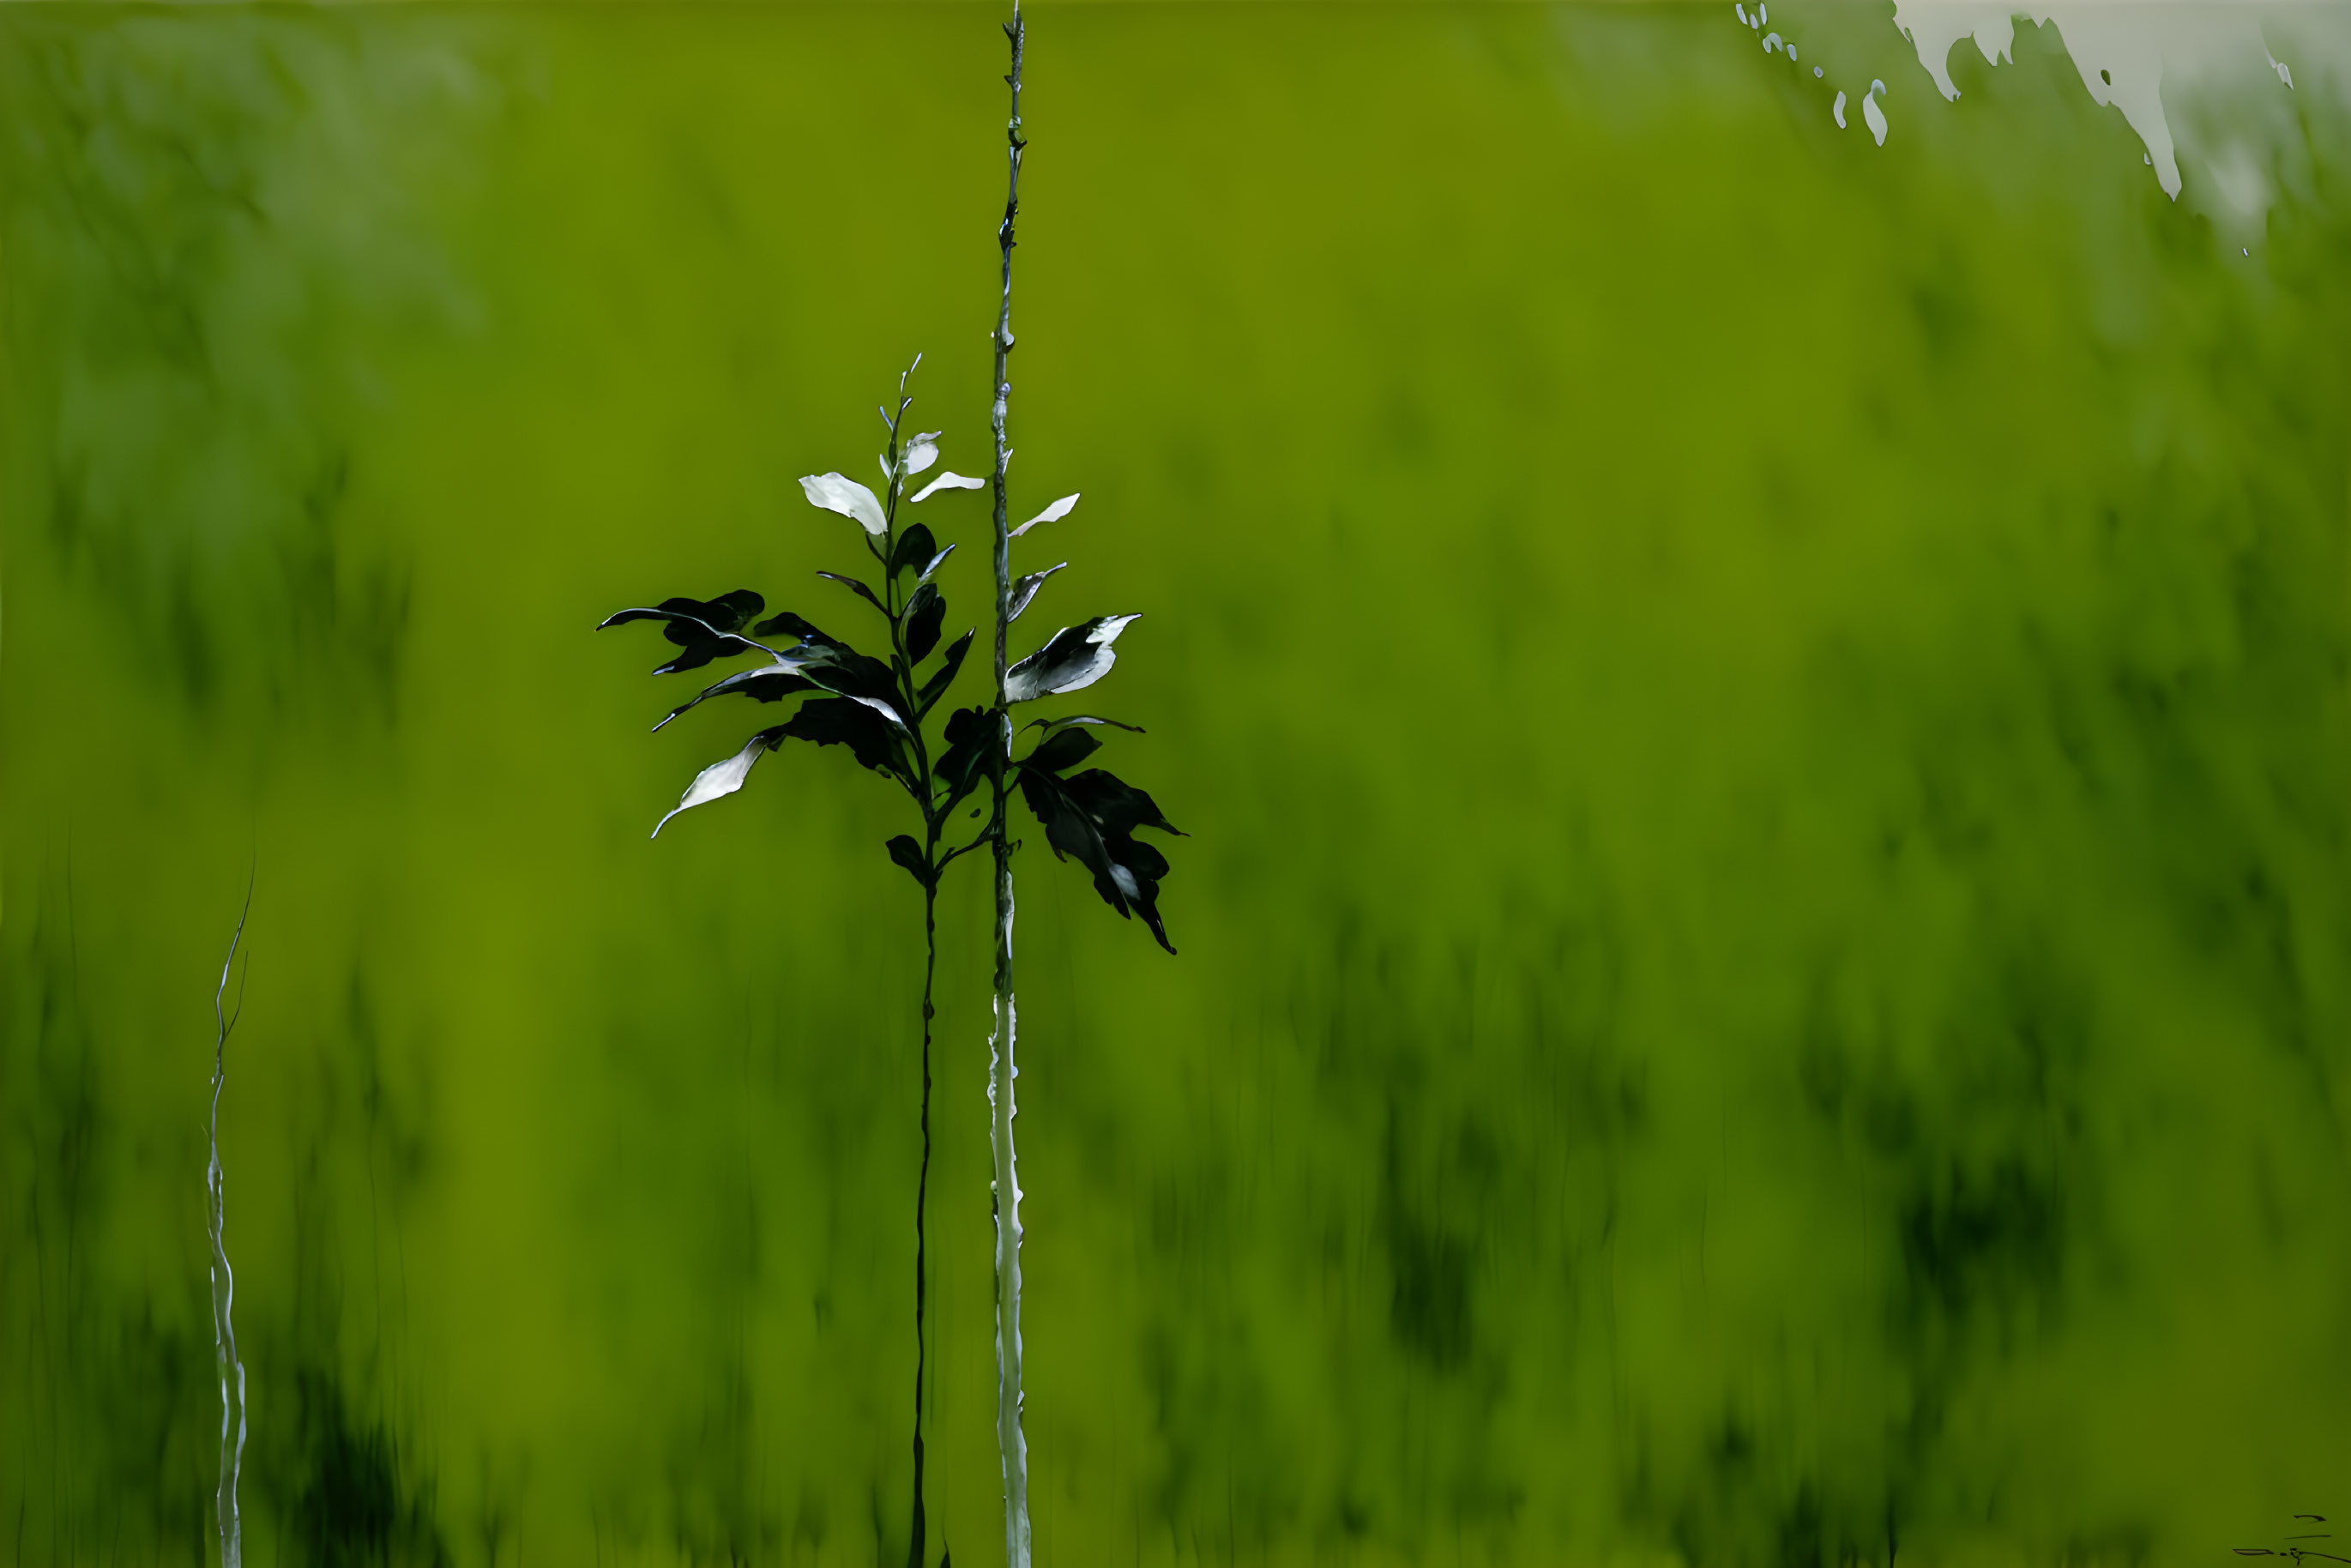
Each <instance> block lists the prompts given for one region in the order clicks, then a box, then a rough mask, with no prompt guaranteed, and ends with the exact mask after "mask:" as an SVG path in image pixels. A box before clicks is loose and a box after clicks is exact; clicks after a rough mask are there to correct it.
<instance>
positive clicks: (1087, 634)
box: [1004, 615, 1142, 703]
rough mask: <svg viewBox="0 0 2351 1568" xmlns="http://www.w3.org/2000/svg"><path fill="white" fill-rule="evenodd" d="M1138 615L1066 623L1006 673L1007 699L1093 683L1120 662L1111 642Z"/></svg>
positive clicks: (1018, 699)
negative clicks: (1080, 622) (1073, 624)
mask: <svg viewBox="0 0 2351 1568" xmlns="http://www.w3.org/2000/svg"><path fill="white" fill-rule="evenodd" d="M1140 619H1142V617H1140V616H1136V615H1099V616H1096V617H1095V618H1094V619H1093V620H1092V621H1089V622H1085V623H1084V624H1083V625H1080V626H1064V627H1062V628H1061V630H1060V631H1059V632H1054V633H1053V635H1052V636H1051V638H1050V639H1049V640H1048V641H1047V642H1046V643H1045V645H1044V646H1043V647H1041V648H1040V649H1038V650H1037V651H1036V652H1035V653H1031V654H1029V656H1028V657H1027V658H1025V659H1023V660H1021V661H1020V662H1019V664H1015V665H1013V666H1012V668H1010V669H1009V670H1007V671H1006V672H1005V673H1004V700H1005V701H1007V702H1015V703H1025V702H1029V701H1031V700H1033V699H1035V698H1037V697H1050V696H1058V695H1061V693H1063V692H1074V691H1077V690H1080V689H1081V688H1082V687H1085V686H1090V685H1093V684H1094V683H1095V682H1096V681H1098V680H1101V679H1102V677H1103V676H1104V675H1106V674H1110V667H1111V666H1112V665H1113V664H1116V663H1118V654H1117V653H1115V652H1114V651H1113V649H1112V647H1111V644H1112V643H1115V642H1117V641H1118V634H1119V633H1120V632H1123V631H1125V630H1126V628H1127V624H1128V623H1129V622H1134V621H1138V620H1140Z"/></svg>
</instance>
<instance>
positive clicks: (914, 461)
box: [899, 430, 939, 475]
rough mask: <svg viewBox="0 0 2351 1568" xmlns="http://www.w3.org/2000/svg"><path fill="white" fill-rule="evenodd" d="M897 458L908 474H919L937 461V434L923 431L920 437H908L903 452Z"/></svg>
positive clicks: (931, 431) (932, 431)
mask: <svg viewBox="0 0 2351 1568" xmlns="http://www.w3.org/2000/svg"><path fill="white" fill-rule="evenodd" d="M899 456H900V458H901V460H902V461H903V462H904V464H905V466H906V472H907V473H908V474H910V475H912V474H919V473H921V472H922V471H923V470H924V469H925V468H928V467H929V466H930V465H932V464H934V463H936V462H937V461H938V460H939V433H938V432H937V431H935V430H925V431H924V432H923V433H922V434H920V435H914V436H909V437H908V438H907V441H906V446H905V450H904V452H902V453H900V454H899Z"/></svg>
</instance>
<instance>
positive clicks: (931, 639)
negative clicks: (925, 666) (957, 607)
mask: <svg viewBox="0 0 2351 1568" xmlns="http://www.w3.org/2000/svg"><path fill="white" fill-rule="evenodd" d="M946 614H947V601H946V599H944V598H943V597H941V596H940V593H939V590H938V585H937V584H935V583H929V582H926V583H925V584H923V586H922V587H920V588H918V589H916V590H914V597H913V598H911V599H909V600H907V601H906V610H905V624H906V664H907V665H908V667H909V668H911V667H913V666H914V665H916V664H921V663H922V662H923V661H924V660H925V659H927V658H929V657H930V656H931V650H932V649H934V648H935V647H937V646H938V645H939V625H940V622H944V621H945V620H946Z"/></svg>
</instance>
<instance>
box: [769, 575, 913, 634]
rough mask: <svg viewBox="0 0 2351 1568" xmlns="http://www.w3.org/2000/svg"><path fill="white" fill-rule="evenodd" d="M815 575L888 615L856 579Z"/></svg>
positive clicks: (880, 603) (880, 602) (885, 609)
mask: <svg viewBox="0 0 2351 1568" xmlns="http://www.w3.org/2000/svg"><path fill="white" fill-rule="evenodd" d="M817 575H818V576H819V577H821V578H824V579H826V580H830V581H832V582H837V583H839V584H841V587H843V588H846V589H848V590H850V591H852V592H853V593H855V594H856V595H857V597H858V598H860V599H862V600H863V601H865V602H866V603H868V604H871V605H872V606H873V608H874V609H876V610H879V611H881V612H882V613H883V614H884V615H887V614H889V613H890V612H889V610H888V609H887V608H885V607H884V606H883V602H882V601H880V600H878V599H876V598H874V597H873V591H872V589H870V588H868V587H866V586H865V585H864V584H863V583H862V582H860V581H858V580H857V579H855V578H853V577H843V576H841V573H839V572H837V571H820V572H818V573H817ZM760 624H761V625H763V626H764V625H766V624H767V622H764V621H763V622H760Z"/></svg>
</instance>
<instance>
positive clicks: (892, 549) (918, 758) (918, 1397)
mask: <svg viewBox="0 0 2351 1568" xmlns="http://www.w3.org/2000/svg"><path fill="white" fill-rule="evenodd" d="M922 362H923V357H922V355H920V354H916V355H915V356H914V365H909V366H907V367H906V375H905V376H900V377H899V378H898V412H897V413H896V414H894V415H892V414H889V413H888V412H887V411H886V410H885V411H884V417H885V418H887V419H888V421H889V425H890V451H889V455H888V467H889V470H890V483H889V486H888V489H889V495H888V497H887V500H886V503H885V505H886V508H887V510H886V514H885V516H884V518H883V528H882V546H881V548H880V549H878V550H875V551H874V557H875V559H877V560H879V561H880V562H881V565H882V605H883V609H882V612H883V616H884V617H885V618H886V619H887V620H888V621H889V622H890V668H891V672H892V674H893V675H894V676H895V677H896V679H897V683H898V704H899V706H900V707H901V708H902V709H904V716H905V719H906V735H907V739H908V741H909V743H910V744H911V746H912V747H913V752H914V758H913V765H914V786H913V787H912V793H913V794H914V804H915V805H916V806H917V807H918V808H920V809H921V810H922V813H923V863H924V865H925V866H926V867H927V868H928V869H929V875H928V876H927V877H925V879H924V882H923V1110H922V1124H923V1163H922V1166H921V1171H920V1174H919V1175H918V1176H916V1177H915V1180H914V1512H913V1518H912V1521H911V1522H910V1524H909V1526H908V1529H907V1537H906V1568H925V1561H926V1556H927V1553H926V1551H925V1538H926V1536H927V1535H928V1518H927V1515H926V1513H925V1509H924V1506H923V1458H924V1455H923V1395H924V1378H925V1373H926V1370H927V1365H928V1360H929V1354H928V1353H929V1348H930V1347H929V1341H928V1340H927V1339H926V1338H925V1335H924V1333H923V1307H924V1298H925V1294H926V1286H927V1284H928V1281H929V1277H930V1269H929V1260H928V1258H927V1256H926V1254H927V1250H928V1249H927V1247H926V1235H927V1228H926V1226H925V1217H926V1216H927V1214H928V1213H929V1210H930V1195H931V1020H932V1019H933V1018H935V1016H937V1015H936V1013H935V1010H934V1009H933V1008H932V1006H931V996H932V990H933V982H934V980H935V977H936V976H937V973H938V964H939V922H938V880H939V872H940V871H941V869H942V868H941V866H940V864H939V831H940V829H941V828H942V827H943V826H944V825H945V819H944V816H943V814H942V813H941V811H940V810H939V806H938V801H937V800H936V798H935V795H934V793H933V791H932V789H931V759H930V752H929V749H928V748H927V747H925V746H924V744H923V721H922V718H921V717H920V715H919V702H918V697H917V686H918V683H917V682H916V681H915V679H914V660H913V659H912V658H911V657H909V656H908V654H907V652H906V629H905V626H904V622H901V621H900V619H899V615H900V610H901V606H900V605H899V603H898V574H897V573H896V572H895V571H893V570H891V566H890V563H891V561H892V560H893V559H894V558H895V557H896V556H897V553H898V501H899V498H900V497H902V496H904V494H905V488H906V477H905V475H904V473H903V472H902V471H901V470H900V468H899V465H898V430H899V424H900V422H901V421H903V420H904V418H905V417H906V406H907V402H908V399H907V397H906V376H911V375H913V374H914V367H915V366H917V365H920V364H921V363H922ZM869 548H871V547H870V545H869Z"/></svg>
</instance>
